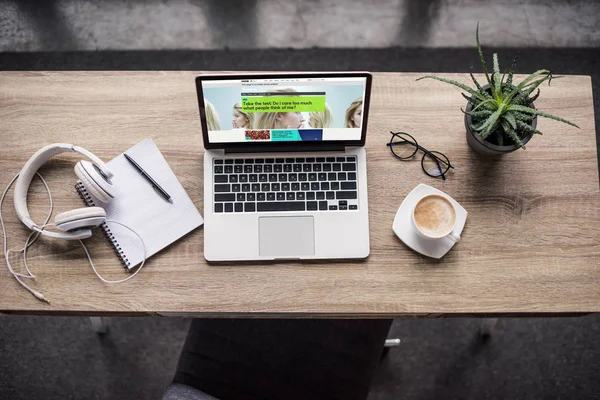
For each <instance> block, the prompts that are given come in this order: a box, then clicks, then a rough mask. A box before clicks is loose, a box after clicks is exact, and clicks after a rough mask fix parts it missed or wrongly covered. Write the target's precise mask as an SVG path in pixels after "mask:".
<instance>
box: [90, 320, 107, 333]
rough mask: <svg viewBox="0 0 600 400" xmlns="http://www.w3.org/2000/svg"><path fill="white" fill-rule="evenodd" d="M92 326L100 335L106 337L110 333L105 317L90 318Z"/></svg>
mask: <svg viewBox="0 0 600 400" xmlns="http://www.w3.org/2000/svg"><path fill="white" fill-rule="evenodd" d="M90 321H91V322H92V326H93V327H94V330H95V331H96V333H97V334H98V335H104V334H106V333H107V332H108V322H107V321H106V318H104V317H90Z"/></svg>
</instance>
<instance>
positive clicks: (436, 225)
mask: <svg viewBox="0 0 600 400" xmlns="http://www.w3.org/2000/svg"><path fill="white" fill-rule="evenodd" d="M414 215H415V223H416V224H417V227H418V228H419V230H421V232H423V233H424V234H426V235H428V236H434V237H439V236H443V235H446V234H448V233H450V231H451V230H452V228H453V227H454V223H455V221H456V213H455V211H454V207H453V206H452V204H450V202H449V201H448V200H446V199H445V198H444V197H442V196H436V195H433V196H427V197H424V198H423V199H421V201H419V203H418V204H417V206H416V207H415V213H414Z"/></svg>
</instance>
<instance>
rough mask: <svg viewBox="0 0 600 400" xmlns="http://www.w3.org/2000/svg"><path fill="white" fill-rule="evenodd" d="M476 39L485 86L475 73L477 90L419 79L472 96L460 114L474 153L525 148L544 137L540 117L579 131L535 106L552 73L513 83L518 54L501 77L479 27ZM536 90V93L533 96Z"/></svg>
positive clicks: (461, 84) (463, 85)
mask: <svg viewBox="0 0 600 400" xmlns="http://www.w3.org/2000/svg"><path fill="white" fill-rule="evenodd" d="M476 39H477V51H478V53H479V59H480V61H481V65H482V67H483V71H484V73H485V79H486V82H487V84H486V85H484V86H482V85H481V84H480V83H479V82H478V81H477V79H475V77H474V76H473V73H472V72H470V75H471V79H472V80H473V84H474V85H475V88H471V87H469V86H467V85H465V84H463V83H460V82H457V81H455V80H452V79H446V78H441V77H438V76H432V75H427V76H423V77H421V78H419V79H417V80H421V79H426V78H430V79H436V80H438V81H442V82H446V83H449V84H451V85H454V86H458V87H459V88H461V89H463V90H464V91H466V92H467V93H469V94H470V96H467V95H465V94H464V93H463V94H462V95H463V97H465V98H466V99H467V107H466V110H462V109H461V111H463V112H464V114H465V126H466V128H467V143H469V146H470V147H471V148H472V149H473V150H474V151H476V152H477V153H480V154H505V153H509V152H512V151H515V150H517V149H519V148H523V149H525V144H526V143H527V142H528V141H529V140H530V139H531V138H532V137H533V135H534V134H539V135H541V134H542V132H540V131H539V130H537V129H536V125H537V117H538V116H540V117H546V118H551V119H554V120H557V121H561V122H564V123H565V124H568V125H572V126H575V127H577V128H579V127H578V126H577V125H575V124H574V123H572V122H570V121H567V120H565V119H563V118H560V117H556V116H554V115H550V114H547V113H545V112H542V111H540V110H538V109H536V108H535V107H534V105H533V102H534V101H535V100H536V99H537V98H538V96H539V95H540V90H539V88H538V87H539V86H540V85H541V84H542V83H544V82H545V81H548V85H550V82H551V80H552V72H550V71H549V70H547V69H540V70H538V71H536V72H534V73H533V74H531V75H529V76H528V77H526V78H525V79H523V80H522V81H521V82H520V83H518V84H516V83H514V82H513V73H514V70H515V65H516V62H517V59H518V54H517V56H516V57H515V59H514V60H513V63H512V65H511V66H510V68H509V69H508V70H507V71H504V73H502V74H501V73H500V65H499V64H498V54H497V53H494V55H493V70H492V73H491V74H490V73H489V72H488V69H487V65H486V62H485V58H484V56H483V51H482V50H481V45H480V44H479V24H477V31H476ZM536 89H537V92H536V93H535V94H534V95H533V96H532V93H534V92H535V91H536Z"/></svg>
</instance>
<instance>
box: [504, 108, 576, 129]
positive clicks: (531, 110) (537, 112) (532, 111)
mask: <svg viewBox="0 0 600 400" xmlns="http://www.w3.org/2000/svg"><path fill="white" fill-rule="evenodd" d="M508 109H509V110H515V111H521V112H524V113H528V114H533V115H539V116H540V117H546V118H550V119H553V120H556V121H560V122H564V123H565V124H567V125H571V126H574V127H576V128H579V126H577V125H575V124H574V123H573V122H571V121H567V120H566V119H564V118H561V117H557V116H556V115H552V114H548V113H545V112H543V111H540V110H537V109H535V108H530V107H525V106H518V105H516V104H511V105H510V106H508Z"/></svg>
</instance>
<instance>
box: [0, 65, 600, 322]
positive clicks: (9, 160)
mask: <svg viewBox="0 0 600 400" xmlns="http://www.w3.org/2000/svg"><path fill="white" fill-rule="evenodd" d="M195 75H196V73H195V72H58V73H37V72H35V73H33V72H32V73H26V72H23V73H20V72H17V73H0V143H1V146H0V185H1V186H2V190H4V187H5V185H6V184H7V183H8V182H9V180H10V179H11V178H12V177H13V176H14V175H15V174H16V173H17V172H18V171H19V170H20V168H21V167H22V166H23V164H24V163H25V161H26V160H27V159H28V158H29V157H30V156H31V154H33V153H34V152H35V151H36V150H37V149H39V148H40V147H42V146H43V145H45V144H48V143H52V142H71V143H76V144H78V145H81V146H83V147H85V148H87V149H89V150H91V151H93V152H94V153H96V154H97V155H98V156H100V157H101V158H103V159H105V160H109V159H111V158H112V157H114V156H116V155H117V154H118V153H120V152H121V151H122V150H124V149H127V148H128V147H130V146H131V145H133V144H135V143H137V142H138V141H139V140H141V139H142V138H144V137H146V136H152V138H153V139H154V140H155V141H156V143H157V145H158V147H159V148H160V149H161V151H162V153H163V154H164V156H165V158H166V159H167V161H168V162H169V164H170V165H171V167H172V169H173V171H174V172H175V174H176V175H177V176H178V177H179V179H180V180H181V182H182V184H183V186H184V187H185V189H186V190H187V192H188V193H189V195H190V197H191V198H192V200H193V201H194V203H195V204H196V206H197V207H198V209H199V210H201V211H203V201H204V199H203V194H202V178H203V170H202V155H203V146H202V138H201V135H200V123H199V119H198V110H197V100H196V93H195V87H194V76H195ZM420 75H421V74H375V77H374V82H373V83H374V85H373V95H372V105H371V116H370V118H369V133H368V138H367V155H368V160H369V164H368V179H369V203H370V204H369V206H370V225H371V256H370V257H369V258H368V260H366V261H339V262H307V263H282V264H270V265H260V264H252V263H249V264H241V265H231V264H229V265H207V263H206V262H205V260H204V258H203V256H202V251H203V229H202V228H200V229H198V230H196V231H194V232H193V233H192V234H190V235H188V236H187V237H185V238H184V239H183V240H181V241H180V242H178V243H176V244H175V245H173V246H172V247H171V248H169V249H168V250H167V251H165V252H163V253H161V254H160V255H159V256H156V257H153V258H151V259H150V260H149V261H148V263H147V266H146V267H145V270H144V271H142V272H141V274H140V275H138V276H137V277H136V278H134V279H133V280H131V281H129V282H127V283H125V284H119V285H106V284H103V283H102V282H100V281H99V280H98V279H97V278H96V276H95V275H94V274H93V273H92V271H91V269H90V267H89V265H88V263H87V260H86V258H85V255H84V253H83V250H82V249H81V248H80V246H79V244H77V243H71V242H61V241H56V240H49V239H43V240H40V241H39V242H38V244H36V245H35V246H34V247H33V248H32V249H31V252H30V262H31V265H32V267H31V268H32V270H33V271H34V273H36V274H37V275H38V281H37V283H36V284H35V287H37V288H38V289H39V290H40V291H42V292H43V293H44V294H45V296H46V297H47V298H48V299H50V301H51V304H50V305H48V304H44V303H41V302H40V301H38V300H36V299H35V298H33V296H31V295H30V294H29V293H28V292H26V291H25V290H23V289H22V288H21V287H20V286H19V285H18V284H17V283H16V282H15V280H14V279H13V278H12V277H11V276H10V275H9V273H8V271H7V270H6V266H5V264H4V262H2V263H1V268H0V311H2V312H27V313H40V312H42V313H45V312H56V313H94V314H101V313H129V314H131V313H155V312H160V313H162V312H183V313H185V312H190V313H192V312H193V313H199V314H206V315H211V316H233V315H238V316H242V315H243V316H285V317H288V316H350V317H358V316H381V317H383V316H398V315H406V314H438V313H443V314H445V313H449V314H462V313H465V314H473V313H572V312H573V313H578V312H599V311H600V195H599V182H598V164H597V156H596V136H595V131H594V110H593V106H592V88H591V81H590V78H589V77H587V76H567V77H565V78H563V79H560V80H555V81H553V82H552V86H551V87H547V86H544V87H543V88H542V96H541V97H540V99H539V100H538V101H537V102H536V106H537V107H538V108H540V109H542V110H544V111H547V112H550V113H552V114H557V115H559V116H561V117H564V118H567V119H569V120H571V121H573V122H575V123H577V124H578V125H579V126H580V127H581V130H577V129H575V128H571V127H569V126H567V125H564V124H561V123H559V122H555V121H551V120H547V119H543V118H542V119H540V120H539V122H538V127H539V128H540V129H541V130H542V131H543V132H544V135H543V136H536V137H535V138H534V139H533V140H532V141H531V142H530V144H528V146H527V150H526V151H517V152H515V153H513V154H510V155H507V156H504V158H503V159H502V160H501V161H498V160H490V159H482V158H480V157H478V156H477V155H476V154H474V153H473V152H472V151H471V150H470V149H469V148H468V147H467V143H466V138H465V128H464V125H463V115H462V113H461V112H460V107H463V106H464V105H465V101H464V100H463V98H462V97H461V96H460V91H459V90H458V89H456V88H454V87H451V86H449V85H445V84H442V83H440V82H434V81H420V82H415V78H416V77H418V76H420ZM447 76H449V77H452V78H454V79H459V80H461V81H464V82H465V83H468V77H467V75H460V74H448V75H447ZM390 129H394V130H404V131H407V132H410V133H412V134H413V135H414V136H415V137H416V138H417V140H418V141H419V143H420V144H422V145H423V146H425V147H426V148H428V149H431V150H439V151H442V152H443V153H445V154H446V155H448V157H449V158H450V160H451V161H452V163H453V164H454V165H456V170H455V171H454V173H453V174H452V175H451V176H449V178H448V180H447V181H445V182H443V181H441V180H436V179H433V178H430V177H428V176H426V175H425V174H424V173H423V172H422V171H421V166H420V158H416V159H415V161H412V162H401V161H399V160H396V159H395V158H393V157H392V155H391V154H390V152H389V149H388V148H387V147H386V146H385V143H386V142H387V141H388V139H389V133H388V132H389V130H390ZM79 158H80V157H78V156H77V155H76V154H73V155H65V156H60V157H57V158H56V159H54V160H53V161H52V162H51V163H49V164H47V165H46V166H45V167H44V168H43V170H42V171H41V172H42V174H43V175H44V176H45V177H46V178H47V179H48V182H49V185H50V187H51V190H52V192H53V196H54V198H55V201H56V210H57V211H63V210H67V209H70V208H74V207H81V206H82V203H81V200H80V199H79V198H78V196H77V194H76V193H75V190H74V189H73V185H74V183H75V180H76V178H75V174H74V173H73V165H74V163H75V161H76V160H78V159H79ZM420 182H424V183H427V184H429V185H432V186H435V187H437V188H439V189H442V190H444V191H446V192H447V193H449V194H450V195H451V196H453V197H454V198H455V199H456V200H457V201H459V202H460V203H462V204H463V205H464V207H465V208H466V209H467V210H468V211H469V218H468V221H467V225H466V228H465V231H464V232H463V239H462V241H461V242H460V243H459V244H458V245H457V246H456V247H455V248H454V249H453V250H452V251H451V252H450V253H449V254H448V255H447V256H446V257H445V258H443V259H442V260H439V261H438V260H431V259H427V258H425V257H423V256H421V255H419V254H416V253H414V252H413V251H411V250H410V249H408V248H407V247H406V246H404V244H403V243H402V242H400V240H398V239H397V238H396V236H395V235H394V233H393V232H392V229H391V225H392V221H393V218H394V215H395V213H396V209H397V208H398V206H399V205H400V203H401V201H402V199H403V198H404V196H406V194H407V193H408V192H409V191H410V190H411V189H412V188H413V187H415V186H416V185H417V184H418V183H420ZM7 200H8V201H7V204H5V207H4V211H5V217H6V220H7V227H8V230H9V232H10V234H9V240H10V242H9V245H10V247H12V248H16V247H20V246H22V245H23V243H24V241H25V238H26V236H27V234H28V231H27V230H26V229H25V228H24V227H23V225H22V224H21V222H19V221H18V220H17V218H16V216H15V213H14V209H13V207H12V191H11V194H10V196H9V197H8V199H7ZM29 204H30V209H31V210H32V216H33V217H34V219H35V220H37V221H42V220H43V217H44V215H45V213H46V212H47V209H48V203H47V198H46V194H45V191H44V190H43V187H42V185H41V183H39V182H36V183H35V184H34V185H33V187H32V190H31V192H30V203H29ZM91 242H92V244H91V249H92V254H93V257H94V260H95V263H96V264H97V265H98V267H99V269H100V270H101V271H102V272H104V273H106V274H108V276H109V277H112V278H116V277H121V276H123V271H122V269H121V267H120V264H119V263H118V261H117V258H116V257H115V256H114V254H113V252H112V251H111V249H110V248H109V247H108V245H107V244H106V241H105V240H104V238H103V237H102V236H101V235H100V234H97V237H96V238H94V239H92V240H91ZM16 264H17V265H20V263H19V262H16Z"/></svg>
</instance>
